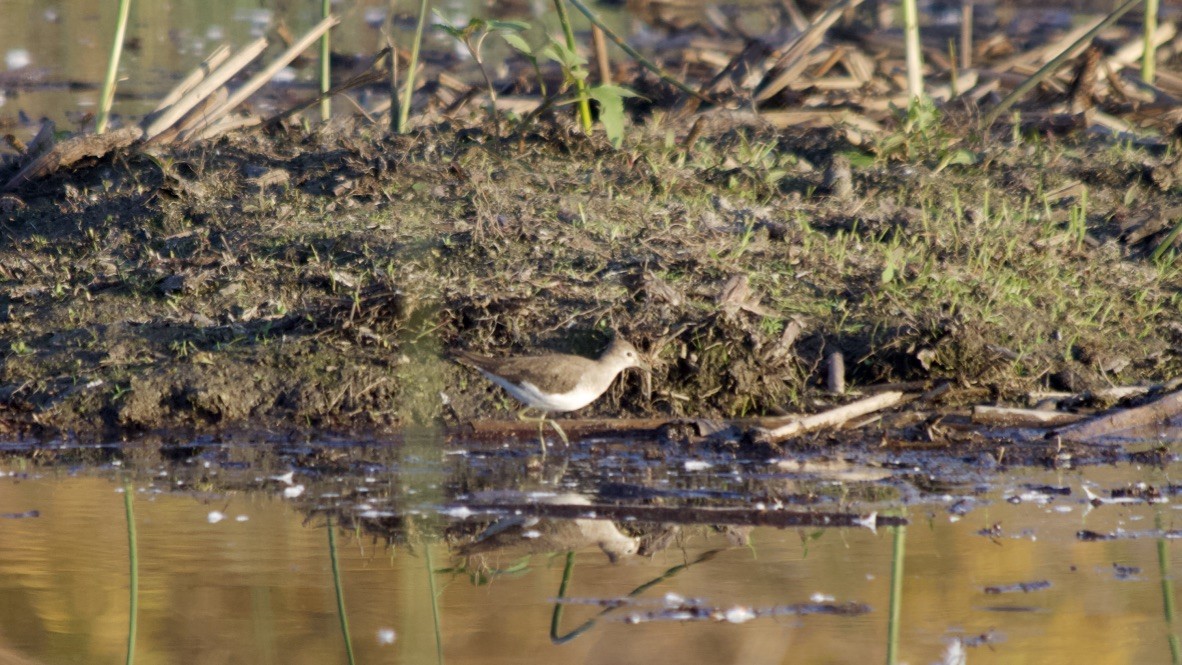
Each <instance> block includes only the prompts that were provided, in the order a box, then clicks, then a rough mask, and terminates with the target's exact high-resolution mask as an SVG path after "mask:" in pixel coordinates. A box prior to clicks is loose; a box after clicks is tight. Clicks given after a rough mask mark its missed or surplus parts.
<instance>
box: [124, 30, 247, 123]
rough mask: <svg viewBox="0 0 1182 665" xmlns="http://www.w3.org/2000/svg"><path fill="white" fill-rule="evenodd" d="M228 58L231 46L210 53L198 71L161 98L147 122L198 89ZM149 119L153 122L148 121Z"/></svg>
mask: <svg viewBox="0 0 1182 665" xmlns="http://www.w3.org/2000/svg"><path fill="white" fill-rule="evenodd" d="M228 57H230V47H229V46H226V45H225V44H222V45H221V46H219V47H217V48H216V49H214V50H213V53H210V54H209V57H208V58H206V59H205V61H204V62H202V63H201V64H200V65H198V66H197V69H194V70H193V71H192V72H190V74H189V75H188V76H186V77H185V78H183V79H181V82H180V83H177V84H176V85H175V86H173V87H172V90H169V91H168V94H167V95H165V96H164V97H163V98H161V100H160V103H159V104H157V105H156V108H155V109H153V110H152V112H151V113H150V114H148V116H147V118H145V120H147V122H151V121H152V120H155V119H156V115H157V114H159V113H160V112H161V111H163V110H164V109H166V108H168V107H169V106H172V105H173V104H175V103H176V102H177V100H178V99H180V98H181V97H183V96H184V95H185V93H187V92H189V91H190V90H192V89H193V88H194V87H196V86H197V84H198V83H200V82H201V81H202V79H204V78H205V77H206V76H207V75H208V74H209V73H210V72H212V71H213V70H215V69H217V68H218V67H219V66H221V64H222V63H223V62H225V61H226V58H228ZM148 118H150V119H151V120H148ZM141 124H143V123H141Z"/></svg>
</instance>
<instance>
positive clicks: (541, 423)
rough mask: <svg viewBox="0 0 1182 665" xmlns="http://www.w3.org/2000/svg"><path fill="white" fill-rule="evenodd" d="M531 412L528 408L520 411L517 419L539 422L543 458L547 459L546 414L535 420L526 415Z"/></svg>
mask: <svg viewBox="0 0 1182 665" xmlns="http://www.w3.org/2000/svg"><path fill="white" fill-rule="evenodd" d="M529 410H530V407H528V406H527V407H525V408H524V409H522V410H520V411H518V412H517V419H518V420H526V421H529V420H536V421H538V442H539V443H541V444H542V457H545V456H546V436H545V434H546V413H545V412H542V415H541V417H539V418H534V417H532V416H528V415H526V413H528V412H529ZM565 438H566V437H565V436H564V437H563V439H564V440H565Z"/></svg>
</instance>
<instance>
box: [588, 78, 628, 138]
mask: <svg viewBox="0 0 1182 665" xmlns="http://www.w3.org/2000/svg"><path fill="white" fill-rule="evenodd" d="M587 95H588V96H589V97H591V99H594V100H595V101H596V102H599V121H600V122H602V123H603V129H604V131H605V132H607V138H608V140H609V141H611V142H612V145H613V146H614V147H616V148H619V147H620V145H621V144H622V143H623V142H624V98H625V97H635V96H636V93H635V92H632V91H631V90H629V89H627V88H625V87H622V86H618V85H597V86H595V87H594V88H591V89H589V90H587Z"/></svg>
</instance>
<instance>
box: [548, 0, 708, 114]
mask: <svg viewBox="0 0 1182 665" xmlns="http://www.w3.org/2000/svg"><path fill="white" fill-rule="evenodd" d="M567 2H569V3H570V4H571V5H572V6H573V7H574V8H575V9H577V10H579V12H581V13H582V14H583V16H586V17H587V20H588V21H591V23H593V24H595V25H596V26H598V27H599V29H600V30H602V31H603V34H605V35H607V38H608V39H610V40H612V41H613V42H615V44H616V46H619V47H620V49H621V50H623V51H624V53H627V54H628V55H629V56H631V57H632V59H633V60H636V62H639V63H640V66H641V67H644V68H645V69H647V70H649V71H650V72H652V73H654V74H656V75H657V76H659V77H660V78H661V80H662V81H664V82H666V83H668V84H669V85H671V86H673V87H675V88H677V89H678V90H680V91H682V92H684V93H686V94H687V95H692V96H694V97H697V98H698V99H700V100H702V101H704V102H709V101H710V99H709V98H708V97H706V96H705V95H703V94H702V93H700V92H698V91H697V90H694V89H693V88H691V87H689V86H688V85H686V84H684V83H682V82H681V81H678V80H677V79H675V78H673V76H672V75H671V74H669V73H668V72H666V71H665V70H664V69H661V67H660V66H659V65H657V64H656V63H654V62H653V61H652V60H649V59H648V58H646V57H644V56H643V55H641V54H640V52H639V51H637V50H636V49H634V48H632V47H631V46H629V45H628V42H626V41H624V39H623V38H622V37H620V36H619V35H617V34H616V33H615V32H614V31H613V30H612V29H611V28H609V27H607V24H606V23H604V22H603V19H601V18H600V17H599V15H598V14H596V13H595V12H593V11H591V9H590V8H589V7H588V6H587V5H585V4H583V0H567Z"/></svg>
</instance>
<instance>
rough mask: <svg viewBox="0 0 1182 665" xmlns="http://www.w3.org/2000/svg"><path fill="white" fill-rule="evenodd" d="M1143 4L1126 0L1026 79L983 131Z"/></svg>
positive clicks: (993, 113) (991, 115)
mask: <svg viewBox="0 0 1182 665" xmlns="http://www.w3.org/2000/svg"><path fill="white" fill-rule="evenodd" d="M1141 2H1142V0H1125V2H1124V4H1122V5H1121V6H1119V7H1117V8H1116V9H1114V10H1112V13H1111V14H1109V15H1108V16H1106V17H1104V20H1102V21H1100V22H1099V23H1097V24H1096V25H1095V26H1094V27H1093V28H1092V29H1091V30H1088V31H1087V32H1086V33H1084V35H1083V36H1082V37H1080V38H1079V39H1077V40H1076V41H1075V43H1073V44H1072V45H1071V46H1068V47H1067V48H1066V49H1064V50H1063V52H1062V53H1060V54H1059V55H1057V56H1055V57H1054V58H1053V59H1052V60H1051V61H1050V62H1048V63H1047V64H1045V65H1043V66H1042V67H1041V68H1039V70H1038V71H1037V72H1035V73H1034V74H1033V75H1031V76H1030V78H1028V79H1026V80H1025V81H1023V82H1022V84H1021V85H1019V86H1018V87H1016V88H1014V90H1013V92H1011V93H1010V94H1008V95H1006V97H1005V99H1003V100H1001V102H1000V103H998V105H997V106H995V107H994V108H993V110H992V111H990V112H989V114H988V115H986V116H985V119H984V120H983V121H982V123H981V125H982V127H981V129H982V130H985V129H989V126H990V125H992V124H993V123H994V121H996V120H997V118H998V117H999V116H1001V114H1002V113H1005V112H1006V111H1008V110H1009V108H1010V107H1011V106H1013V105H1014V104H1015V103H1017V101H1018V100H1019V99H1021V98H1022V97H1023V96H1025V95H1026V93H1028V92H1030V91H1031V90H1033V89H1034V87H1035V86H1037V85H1038V84H1039V83H1042V82H1043V80H1045V79H1046V78H1047V77H1048V76H1050V75H1051V74H1053V73H1054V72H1055V71H1056V70H1057V69H1059V67H1060V66H1061V65H1062V64H1063V63H1064V62H1067V61H1068V60H1070V59H1071V58H1073V57H1074V56H1075V54H1076V53H1077V52H1078V50H1079V49H1081V48H1083V46H1084V45H1086V44H1088V43H1090V42H1091V41H1092V39H1093V38H1095V36H1096V35H1097V34H1099V33H1100V31H1101V30H1103V29H1105V28H1107V27H1108V26H1110V25H1112V24H1113V23H1116V21H1117V19H1119V18H1120V17H1121V16H1124V15H1125V14H1126V13H1128V11H1129V10H1130V9H1132V8H1133V7H1136V6H1137V5H1138V4H1140V3H1141Z"/></svg>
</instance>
